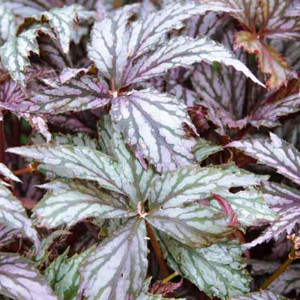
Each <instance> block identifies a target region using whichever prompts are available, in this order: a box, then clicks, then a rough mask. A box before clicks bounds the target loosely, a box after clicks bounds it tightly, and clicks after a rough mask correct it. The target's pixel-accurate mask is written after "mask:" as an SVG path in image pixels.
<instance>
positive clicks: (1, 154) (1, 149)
mask: <svg viewBox="0 0 300 300" xmlns="http://www.w3.org/2000/svg"><path fill="white" fill-rule="evenodd" d="M0 162H2V163H4V162H5V135H4V126H3V121H0Z"/></svg>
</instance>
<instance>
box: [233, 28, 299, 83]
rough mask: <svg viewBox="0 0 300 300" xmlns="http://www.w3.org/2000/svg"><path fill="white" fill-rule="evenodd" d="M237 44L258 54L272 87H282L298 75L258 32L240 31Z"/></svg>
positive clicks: (236, 38) (260, 63)
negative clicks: (261, 38)
mask: <svg viewBox="0 0 300 300" xmlns="http://www.w3.org/2000/svg"><path fill="white" fill-rule="evenodd" d="M235 46H236V47H242V48H243V49H245V50H246V51H248V52H249V53H255V54H257V57H258V61H259V66H260V69H261V71H262V72H263V73H264V74H267V75H268V76H269V79H268V81H267V86H268V87H269V88H270V89H275V88H277V87H280V86H281V85H283V84H286V83H287V81H288V80H289V79H291V78H294V77H296V72H295V71H293V69H292V68H291V67H290V66H289V65H288V63H287V61H286V60H285V58H283V57H282V56H281V54H280V53H279V52H277V51H276V50H275V49H274V48H272V47H271V46H269V45H267V44H266V43H264V42H263V41H262V40H260V38H259V37H258V36H257V35H256V34H253V33H250V32H247V31H241V32H239V33H238V34H237V35H236V37H235Z"/></svg>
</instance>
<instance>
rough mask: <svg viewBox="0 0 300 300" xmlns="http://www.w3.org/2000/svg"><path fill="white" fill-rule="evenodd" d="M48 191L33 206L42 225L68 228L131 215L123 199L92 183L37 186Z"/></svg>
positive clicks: (67, 182) (53, 183)
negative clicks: (87, 222)
mask: <svg viewBox="0 0 300 300" xmlns="http://www.w3.org/2000/svg"><path fill="white" fill-rule="evenodd" d="M40 187H41V188H45V189H47V190H49V191H48V193H46V195H45V196H44V197H43V198H42V200H41V201H40V202H39V203H38V205H37V206H35V207H34V212H35V218H36V219H37V222H38V224H39V225H41V226H45V227H47V228H54V227H58V226H60V225H63V224H66V225H67V226H68V227H70V226H72V225H74V224H75V223H77V222H78V221H80V220H83V219H86V218H90V217H97V218H123V217H131V216H134V215H135V213H134V212H132V211H131V210H130V207H129V206H128V204H127V201H126V199H124V197H122V196H121V195H115V196H114V195H110V194H109V193H108V192H106V191H104V190H101V189H100V188H99V187H97V186H95V185H93V184H92V183H83V182H78V181H70V180H57V181H53V182H50V183H47V184H44V185H42V186H40Z"/></svg>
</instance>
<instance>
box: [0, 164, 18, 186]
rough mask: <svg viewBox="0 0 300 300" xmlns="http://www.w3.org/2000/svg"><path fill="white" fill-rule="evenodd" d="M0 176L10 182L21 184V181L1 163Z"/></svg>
mask: <svg viewBox="0 0 300 300" xmlns="http://www.w3.org/2000/svg"><path fill="white" fill-rule="evenodd" d="M0 174H1V175H3V176H4V177H6V178H8V179H10V180H13V181H17V182H21V180H20V179H19V178H18V177H17V176H16V175H14V173H13V172H12V171H11V170H10V169H9V168H8V167H7V166H6V165H5V164H3V163H0Z"/></svg>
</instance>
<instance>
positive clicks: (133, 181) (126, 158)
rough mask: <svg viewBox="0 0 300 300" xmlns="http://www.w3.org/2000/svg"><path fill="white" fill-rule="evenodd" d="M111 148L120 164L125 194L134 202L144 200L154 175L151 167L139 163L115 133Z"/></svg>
mask: <svg viewBox="0 0 300 300" xmlns="http://www.w3.org/2000/svg"><path fill="white" fill-rule="evenodd" d="M112 148H113V151H114V153H115V156H116V158H117V159H118V161H119V163H120V164H121V165H122V172H123V174H124V183H123V187H124V190H125V191H126V194H127V195H128V196H129V198H130V200H131V201H132V202H133V203H135V204H137V203H138V202H144V201H146V199H147V197H148V195H149V190H150V187H151V181H152V179H153V178H154V176H155V173H154V171H153V169H152V168H151V167H148V166H147V165H144V166H143V165H141V163H140V161H139V160H138V159H136V158H135V156H134V155H133V154H132V152H131V151H130V150H129V149H128V147H127V146H126V145H125V143H124V141H123V140H122V139H121V138H120V137H119V136H118V135H117V134H114V136H113V142H112Z"/></svg>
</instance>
